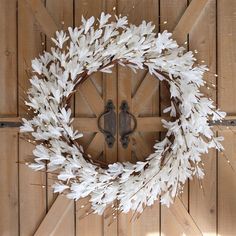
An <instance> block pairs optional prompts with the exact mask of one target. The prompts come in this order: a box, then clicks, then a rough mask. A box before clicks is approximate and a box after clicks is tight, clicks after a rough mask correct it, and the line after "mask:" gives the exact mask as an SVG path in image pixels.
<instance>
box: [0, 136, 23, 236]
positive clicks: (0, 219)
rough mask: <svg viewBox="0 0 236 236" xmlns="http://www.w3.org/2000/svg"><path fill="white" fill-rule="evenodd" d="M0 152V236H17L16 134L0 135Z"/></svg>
mask: <svg viewBox="0 0 236 236" xmlns="http://www.w3.org/2000/svg"><path fill="white" fill-rule="evenodd" d="M9 144H10V145H9ZM0 152H1V156H0V176H1V178H0V186H1V188H0V209H1V211H0V235H9V236H10V235H18V231H19V228H18V222H19V219H18V204H19V199H18V164H17V162H18V134H17V132H14V131H12V132H8V131H5V132H1V133H0Z"/></svg>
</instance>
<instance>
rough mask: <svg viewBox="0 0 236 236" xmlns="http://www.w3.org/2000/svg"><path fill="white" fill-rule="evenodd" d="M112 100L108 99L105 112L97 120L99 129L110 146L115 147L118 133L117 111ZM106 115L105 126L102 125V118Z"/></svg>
mask: <svg viewBox="0 0 236 236" xmlns="http://www.w3.org/2000/svg"><path fill="white" fill-rule="evenodd" d="M114 109H115V106H114V104H113V102H112V100H108V101H107V104H106V106H105V110H104V112H102V113H101V114H100V115H99V117H98V120H97V125H98V129H99V130H100V132H101V133H103V134H104V136H105V141H106V143H107V145H108V147H109V148H112V147H113V144H114V142H115V134H116V113H115V111H114ZM103 116H104V128H102V126H101V118H102V117H103Z"/></svg>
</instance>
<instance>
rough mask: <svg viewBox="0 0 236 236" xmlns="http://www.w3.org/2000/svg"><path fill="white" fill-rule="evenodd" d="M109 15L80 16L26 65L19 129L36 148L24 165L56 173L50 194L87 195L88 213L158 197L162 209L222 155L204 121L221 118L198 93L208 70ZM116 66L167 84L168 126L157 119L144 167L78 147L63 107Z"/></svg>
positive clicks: (149, 31)
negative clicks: (161, 133)
mask: <svg viewBox="0 0 236 236" xmlns="http://www.w3.org/2000/svg"><path fill="white" fill-rule="evenodd" d="M110 17H111V15H109V14H104V13H101V16H100V18H99V19H98V20H97V22H96V23H95V18H94V17H91V18H89V19H88V20H85V19H84V18H83V17H82V25H81V26H80V27H75V28H71V27H69V28H68V31H67V32H64V31H58V32H56V38H55V39H52V40H53V42H54V43H55V48H51V51H50V52H44V53H43V54H42V55H40V56H39V57H38V58H36V59H34V60H32V68H33V74H32V78H31V79H30V82H31V87H30V89H29V90H28V99H27V101H26V102H25V103H26V105H27V106H29V109H32V110H33V111H34V115H33V117H31V118H29V119H25V118H23V119H22V120H23V125H22V126H21V132H26V133H28V136H29V137H31V138H32V140H33V141H34V143H35V149H34V151H33V156H34V158H33V160H34V161H33V162H31V163H30V164H29V167H31V168H32V169H34V170H36V171H38V170H42V169H45V170H46V171H51V172H55V173H56V176H57V179H58V180H57V181H56V182H55V183H54V184H53V186H52V187H53V189H54V192H58V193H64V194H66V196H67V197H68V198H70V199H75V200H78V199H80V198H84V197H87V196H89V197H90V199H89V201H90V203H91V210H92V212H94V213H98V214H103V212H104V210H105V209H106V208H107V207H115V209H116V210H118V211H120V212H125V213H126V212H128V211H130V210H134V211H137V212H142V211H143V209H144V206H146V205H147V206H151V205H152V204H153V203H154V201H155V200H157V199H159V200H160V202H161V203H162V204H164V205H167V206H169V205H170V204H171V203H172V202H173V199H174V197H175V196H177V195H178V194H179V193H180V192H181V191H182V188H183V185H184V183H185V182H186V180H187V179H191V178H192V177H193V176H196V177H197V178H200V179H201V178H203V177H204V171H203V169H204V168H203V164H202V161H201V156H202V154H204V153H207V152H208V149H209V148H215V149H217V150H222V149H223V147H222V145H221V141H222V140H223V138H222V137H216V136H215V135H214V132H213V131H212V128H211V126H210V121H217V120H222V119H223V118H224V117H225V115H226V114H225V113H224V112H222V111H220V110H218V109H216V108H215V106H214V105H213V101H212V100H211V99H209V98H207V97H205V96H204V95H203V94H202V93H201V92H200V90H199V88H200V87H201V86H204V84H205V82H204V80H203V74H204V72H205V71H207V70H208V69H207V67H206V66H204V65H196V63H195V61H196V59H195V58H194V56H193V53H192V52H191V51H187V52H186V51H185V48H183V47H180V46H178V44H177V43H176V41H174V40H173V39H172V38H171V33H168V32H167V31H164V32H162V33H158V35H157V34H156V33H155V32H154V28H155V26H154V25H153V24H152V23H151V22H149V23H146V22H145V21H143V22H142V23H141V24H140V25H139V26H136V25H132V24H128V20H127V17H126V16H124V17H122V16H119V17H117V16H116V19H115V20H114V21H111V20H110ZM117 63H118V64H119V65H121V66H127V67H130V68H131V69H132V70H134V71H136V70H137V69H144V70H147V71H148V72H149V73H150V74H152V75H154V76H155V77H156V78H157V79H159V80H161V81H163V82H165V83H167V84H168V87H169V89H170V100H171V104H170V107H168V108H166V109H165V110H164V112H165V113H170V116H171V117H172V120H171V121H166V120H164V119H163V120H162V123H163V126H164V127H165V128H166V129H167V132H166V136H165V137H164V139H163V140H162V141H160V142H157V143H156V144H155V145H154V150H155V151H154V153H152V154H150V155H149V156H148V157H147V158H146V160H145V161H138V162H136V163H134V164H133V163H130V162H124V163H119V162H117V163H113V164H108V165H105V166H103V165H101V164H99V163H97V162H96V161H94V160H92V159H91V158H90V156H89V155H88V154H86V153H85V152H84V151H83V147H82V146H81V145H79V143H78V142H77V139H79V138H80V137H82V134H81V133H79V132H78V131H76V130H74V129H73V126H72V121H73V119H72V118H71V109H70V108H69V105H68V104H69V100H70V99H71V97H72V95H73V93H74V92H75V91H76V88H77V87H78V86H79V85H80V84H81V83H83V82H84V81H85V80H86V79H88V78H89V77H90V76H91V75H92V74H94V73H95V72H98V71H100V72H103V73H111V72H112V71H111V69H112V67H113V66H114V65H115V64H117Z"/></svg>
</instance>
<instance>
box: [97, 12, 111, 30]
mask: <svg viewBox="0 0 236 236" xmlns="http://www.w3.org/2000/svg"><path fill="white" fill-rule="evenodd" d="M110 17H111V15H110V14H105V13H104V12H102V14H101V16H100V20H99V23H100V25H99V27H100V28H101V27H103V26H104V25H105V24H106V23H107V22H108V20H109V18H110Z"/></svg>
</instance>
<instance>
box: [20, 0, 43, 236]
mask: <svg viewBox="0 0 236 236" xmlns="http://www.w3.org/2000/svg"><path fill="white" fill-rule="evenodd" d="M18 4H19V5H18V75H19V79H18V82H19V84H18V87H19V114H20V115H21V116H26V113H27V110H26V107H25V105H24V99H25V91H27V88H28V87H29V71H30V66H31V60H32V59H33V58H34V57H36V56H38V54H39V53H41V52H42V50H43V49H44V45H42V42H44V38H45V37H44V35H43V34H42V33H41V28H40V26H39V24H38V23H37V21H36V20H35V18H34V16H33V15H32V13H31V11H30V9H29V8H28V6H27V5H26V4H25V2H24V1H19V2H18ZM44 43H45V42H44ZM32 150H33V145H32V144H30V143H27V142H26V141H25V140H22V139H20V141H19V161H20V162H21V163H24V162H26V159H27V158H29V157H30V156H31V155H32ZM19 184H20V186H19V191H20V193H19V196H20V207H19V208H20V234H21V235H26V236H27V235H32V234H33V233H34V232H35V230H36V229H37V226H38V225H39V224H40V222H41V221H42V219H43V218H44V216H45V214H46V202H47V201H46V188H42V186H45V185H46V174H45V173H43V172H37V173H35V172H33V171H32V170H30V169H29V168H28V167H27V166H25V165H20V166H19ZM32 209H33V210H32Z"/></svg>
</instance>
